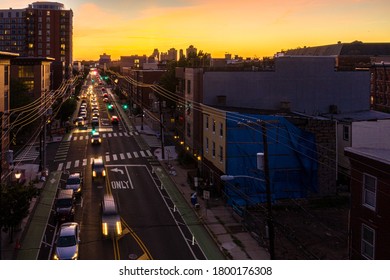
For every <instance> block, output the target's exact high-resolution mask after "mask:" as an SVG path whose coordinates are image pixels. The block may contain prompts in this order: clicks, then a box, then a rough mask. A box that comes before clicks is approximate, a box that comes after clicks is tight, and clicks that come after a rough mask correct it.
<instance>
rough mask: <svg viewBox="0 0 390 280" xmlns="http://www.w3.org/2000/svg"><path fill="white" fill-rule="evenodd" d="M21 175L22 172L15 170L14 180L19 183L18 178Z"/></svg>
mask: <svg viewBox="0 0 390 280" xmlns="http://www.w3.org/2000/svg"><path fill="white" fill-rule="evenodd" d="M21 177H22V172H20V171H19V170H16V172H15V179H16V182H18V183H19V180H20V178H21Z"/></svg>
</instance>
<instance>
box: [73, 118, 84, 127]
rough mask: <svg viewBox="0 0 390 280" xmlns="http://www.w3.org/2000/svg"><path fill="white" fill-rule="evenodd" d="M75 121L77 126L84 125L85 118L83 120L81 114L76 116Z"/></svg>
mask: <svg viewBox="0 0 390 280" xmlns="http://www.w3.org/2000/svg"><path fill="white" fill-rule="evenodd" d="M75 123H76V125H77V126H78V127H81V126H84V125H85V120H84V118H83V117H82V116H80V117H77V119H76V122H75Z"/></svg>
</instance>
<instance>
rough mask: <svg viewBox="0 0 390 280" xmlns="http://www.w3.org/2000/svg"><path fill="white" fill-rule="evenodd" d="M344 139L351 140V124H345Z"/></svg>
mask: <svg viewBox="0 0 390 280" xmlns="http://www.w3.org/2000/svg"><path fill="white" fill-rule="evenodd" d="M343 139H344V140H345V141H349V125H343Z"/></svg>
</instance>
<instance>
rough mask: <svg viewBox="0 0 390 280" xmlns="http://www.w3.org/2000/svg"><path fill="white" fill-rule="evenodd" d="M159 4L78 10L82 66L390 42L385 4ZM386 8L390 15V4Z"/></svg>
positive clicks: (358, 0)
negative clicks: (130, 58) (166, 55)
mask: <svg viewBox="0 0 390 280" xmlns="http://www.w3.org/2000/svg"><path fill="white" fill-rule="evenodd" d="M74 1H76V0H74ZM172 1H173V0H172ZM154 2H156V1H154ZM157 2H158V1H157ZM157 2H156V3H155V5H153V6H150V5H149V6H148V5H146V4H145V6H144V7H142V9H141V10H137V11H134V10H129V11H131V13H130V12H129V13H126V11H124V10H121V11H118V13H113V12H112V10H113V9H114V8H112V9H104V8H103V7H101V6H99V5H98V4H95V3H90V2H88V3H81V4H80V5H79V6H78V8H77V10H75V11H74V24H73V26H74V31H73V32H74V34H73V35H74V39H73V49H74V51H73V54H74V60H97V59H99V56H100V55H101V54H103V53H106V54H109V55H111V58H112V59H113V60H117V59H119V57H120V56H125V55H147V56H148V55H151V54H152V52H153V50H154V49H156V48H157V49H158V50H159V51H160V52H166V51H167V50H169V49H170V48H175V49H177V50H178V51H179V50H180V49H183V50H185V49H186V48H188V46H190V45H193V46H195V47H196V48H197V49H198V50H202V51H203V52H205V53H209V54H211V56H212V57H223V56H224V55H225V53H231V54H232V55H236V54H237V55H239V56H242V57H252V58H253V57H258V58H262V57H265V56H273V55H274V54H275V53H277V52H278V51H281V50H286V49H291V48H297V47H304V46H317V45H328V44H335V43H337V42H338V41H341V42H352V41H355V40H359V41H363V42H386V41H388V38H389V36H388V30H390V21H389V20H388V19H387V16H386V15H385V14H386V8H384V7H382V8H381V9H378V3H376V4H375V5H373V4H371V2H370V1H368V0H340V1H335V0H328V1H325V0H318V1H309V2H307V1H303V0H298V1H294V3H290V2H291V1H287V0H282V1H278V3H277V4H275V3H270V2H267V1H262V0H257V1H255V0H248V1H245V2H244V3H239V4H237V3H236V2H233V1H222V0H215V1H211V2H210V1H204V0H192V1H191V0H175V1H173V2H178V3H179V2H180V4H181V5H176V6H175V5H173V4H174V3H172V5H168V4H167V5H164V6H158V5H157ZM379 2H381V5H383V6H385V7H387V11H388V10H390V1H387V0H379ZM113 5H114V3H113ZM121 5H124V4H123V3H121ZM362 19H364V20H362Z"/></svg>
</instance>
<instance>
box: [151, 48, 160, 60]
mask: <svg viewBox="0 0 390 280" xmlns="http://www.w3.org/2000/svg"><path fill="white" fill-rule="evenodd" d="M152 57H153V58H154V59H155V60H156V61H159V60H160V53H159V51H158V49H154V51H153V53H152Z"/></svg>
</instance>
